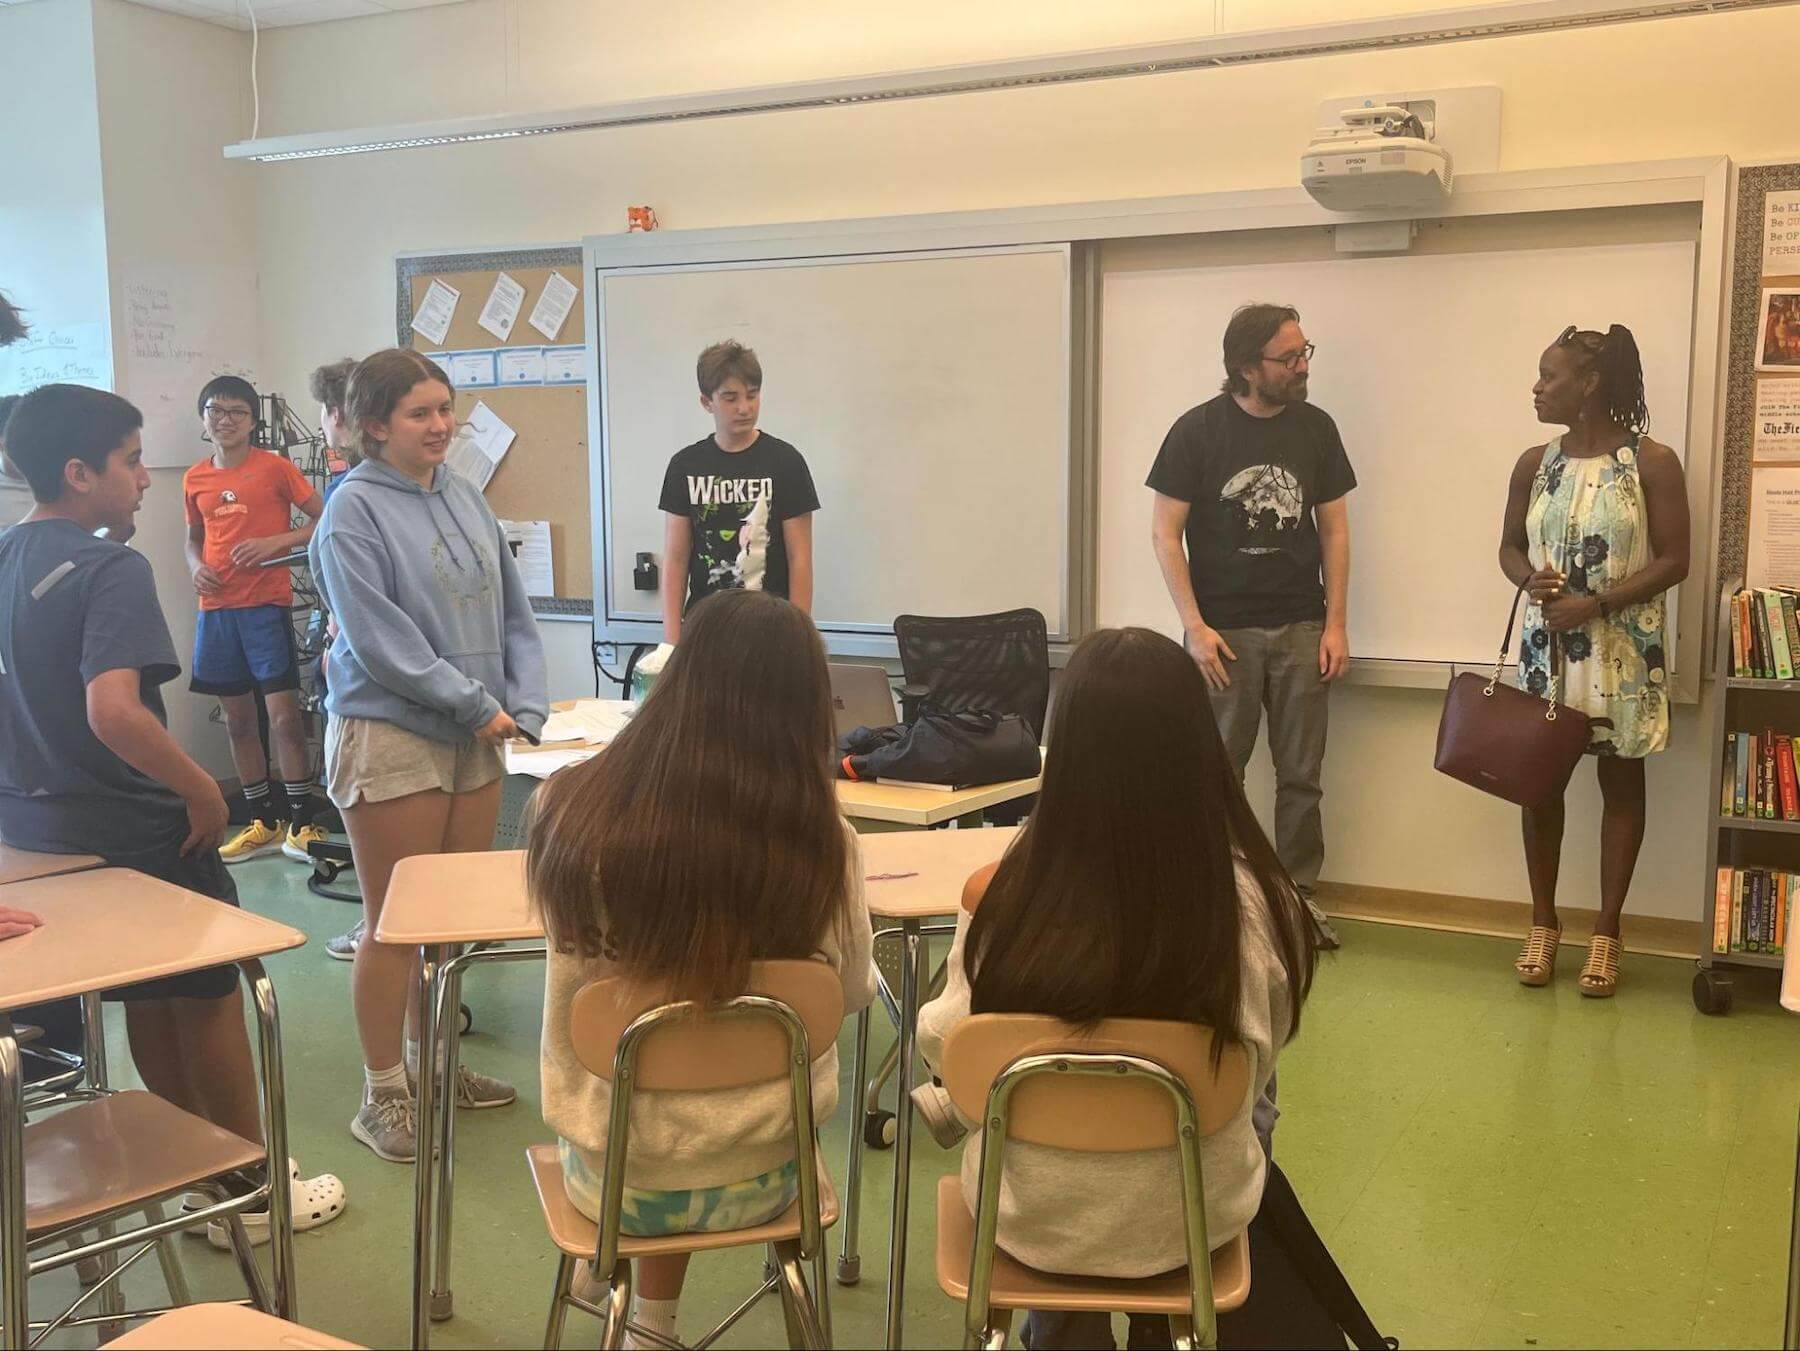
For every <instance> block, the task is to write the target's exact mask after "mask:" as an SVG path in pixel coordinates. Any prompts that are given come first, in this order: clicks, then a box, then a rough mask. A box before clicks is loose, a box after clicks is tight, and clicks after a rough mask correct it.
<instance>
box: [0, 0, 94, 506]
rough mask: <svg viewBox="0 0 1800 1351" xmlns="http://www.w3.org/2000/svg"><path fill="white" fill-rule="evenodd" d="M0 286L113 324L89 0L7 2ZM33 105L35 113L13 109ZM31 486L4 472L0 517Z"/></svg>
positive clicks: (80, 317) (53, 319)
mask: <svg viewBox="0 0 1800 1351" xmlns="http://www.w3.org/2000/svg"><path fill="white" fill-rule="evenodd" d="M0 89H5V90H6V91H7V109H8V112H7V114H6V115H5V116H4V117H0V166H4V170H3V172H4V184H5V186H4V189H3V190H0V291H5V292H6V293H7V294H8V295H10V296H11V297H12V299H13V301H14V303H15V304H17V305H19V306H20V307H21V308H23V309H24V310H25V311H26V318H27V320H28V321H30V322H31V323H34V324H43V325H47V326H54V325H60V324H87V323H97V324H102V325H103V324H105V323H106V320H107V297H106V221H105V215H104V212H103V210H102V207H101V191H100V119H99V112H98V108H97V104H96V99H95V92H94V41H93V24H92V15H91V11H90V9H89V6H88V4H87V3H86V0H67V3H57V4H36V5H5V6H0ZM22 109H30V110H31V115H30V116H20V115H16V114H15V113H14V111H13V110H22ZM30 509H31V494H30V493H28V492H26V491H25V490H24V488H23V487H22V486H21V485H19V484H16V483H13V482H11V481H10V480H0V524H10V523H11V522H13V521H16V520H17V519H18V518H19V517H21V516H23V515H24V514H25V513H26V512H27V511H29V510H30Z"/></svg>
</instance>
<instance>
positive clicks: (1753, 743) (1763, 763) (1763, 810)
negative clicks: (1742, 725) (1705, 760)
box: [1719, 727, 1800, 821]
mask: <svg viewBox="0 0 1800 1351" xmlns="http://www.w3.org/2000/svg"><path fill="white" fill-rule="evenodd" d="M1723 778H1724V782H1723V783H1722V784H1721V785H1720V786H1719V815H1721V816H1744V817H1752V818H1760V819H1762V820H1765V821H1800V759H1796V758H1795V749H1794V738H1793V736H1792V735H1790V734H1789V733H1787V732H1777V731H1776V730H1775V729H1774V728H1772V727H1770V728H1765V729H1764V730H1763V731H1762V732H1760V733H1758V732H1727V733H1725V773H1724V775H1723Z"/></svg>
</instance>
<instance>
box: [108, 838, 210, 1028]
mask: <svg viewBox="0 0 1800 1351" xmlns="http://www.w3.org/2000/svg"><path fill="white" fill-rule="evenodd" d="M106 863H107V866H108V867H112V868H130V869H132V870H133V871H135V872H140V873H143V874H144V875H145V876H147V877H154V878H156V879H158V880H159V881H163V882H172V883H173V884H174V885H176V886H178V887H185V888H187V890H189V891H197V892H199V893H200V894H201V895H202V896H210V897H212V899H213V900H215V901H223V902H225V904H226V905H236V904H237V903H238V894H237V883H236V882H234V881H233V880H232V877H231V869H229V868H227V867H226V866H225V860H224V859H222V858H220V857H219V851H218V850H217V849H200V850H196V851H195V852H194V853H192V854H189V855H188V856H186V857H185V858H184V857H182V854H181V844H180V841H176V842H175V843H174V844H173V845H169V846H167V847H164V848H160V849H155V850H150V851H147V852H143V853H134V854H108V855H107V856H106ZM237 987H238V969H237V967H235V966H209V967H207V968H206V969H205V970H202V971H187V972H184V973H182V974H181V975H179V976H163V977H162V978H161V979H158V980H144V981H139V982H138V983H137V984H135V985H121V986H119V987H118V988H117V989H113V990H108V991H106V993H105V994H104V995H102V996H101V997H102V998H103V999H106V1000H109V1001H111V1002H113V1003H130V1002H132V1001H133V1000H138V999H223V998H225V997H226V996H227V995H229V994H230V993H231V992H232V991H233V990H235V989H237Z"/></svg>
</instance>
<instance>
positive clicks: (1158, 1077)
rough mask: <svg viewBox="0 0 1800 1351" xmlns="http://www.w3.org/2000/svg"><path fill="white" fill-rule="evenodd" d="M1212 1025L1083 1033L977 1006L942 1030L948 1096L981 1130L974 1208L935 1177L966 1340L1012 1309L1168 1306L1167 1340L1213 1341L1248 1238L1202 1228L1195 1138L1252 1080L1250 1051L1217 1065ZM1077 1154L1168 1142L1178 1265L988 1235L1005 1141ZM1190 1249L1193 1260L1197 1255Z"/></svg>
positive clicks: (1000, 1332)
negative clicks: (1117, 1272)
mask: <svg viewBox="0 0 1800 1351" xmlns="http://www.w3.org/2000/svg"><path fill="white" fill-rule="evenodd" d="M1212 1047H1213V1038H1212V1033H1211V1032H1210V1031H1209V1030H1208V1029H1207V1028H1204V1027H1200V1026H1197V1025H1195V1024H1193V1023H1175V1022H1162V1021H1157V1020H1152V1019H1147V1018H1108V1019H1105V1020H1103V1021H1102V1022H1100V1023H1099V1024H1097V1025H1096V1026H1095V1027H1094V1028H1093V1029H1092V1030H1091V1031H1089V1032H1082V1031H1079V1030H1077V1029H1075V1028H1072V1027H1071V1026H1070V1025H1069V1024H1068V1023H1065V1022H1062V1021H1060V1020H1059V1019H1055V1018H1045V1017H1039V1016H1036V1015H1032V1014H1016V1013H989V1014H979V1015H977V1016H975V1017H972V1018H970V1019H968V1020H967V1021H965V1022H962V1023H959V1024H958V1025H957V1026H956V1027H955V1028H953V1029H952V1030H951V1033H950V1035H949V1036H948V1037H947V1038H946V1039H945V1041H944V1051H943V1064H942V1066H941V1075H942V1078H943V1081H944V1087H945V1088H946V1089H947V1090H948V1091H949V1093H950V1097H951V1099H952V1100H953V1101H954V1102H955V1103H956V1106H957V1109H958V1110H959V1111H960V1112H962V1114H963V1115H964V1116H966V1117H968V1118H969V1119H970V1120H971V1121H975V1122H979V1123H981V1124H982V1125H983V1126H984V1127H985V1128H986V1129H985V1130H984V1131H983V1134H982V1141H981V1171H980V1179H981V1182H980V1188H981V1190H980V1195H979V1197H978V1200H977V1205H976V1214H975V1215H970V1213H969V1208H968V1206H967V1204H966V1203H965V1201H964V1198H963V1192H962V1179H961V1178H960V1176H958V1174H956V1173H951V1174H950V1175H949V1176H947V1177H945V1178H942V1179H940V1180H939V1182H938V1239H937V1273H938V1284H939V1285H940V1286H942V1287H943V1289H944V1291H945V1292H946V1293H947V1294H949V1295H951V1296H952V1297H954V1298H957V1299H961V1300H963V1301H964V1326H963V1346H964V1347H965V1348H970V1347H980V1346H987V1347H1001V1346H1004V1345H1005V1344H1006V1334H1007V1331H1008V1329H1009V1328H1010V1327H1011V1323H1012V1311H1013V1310H1015V1309H1052V1310H1061V1311H1075V1312H1106V1313H1114V1312H1116V1313H1140V1314H1164V1315H1166V1316H1167V1317H1168V1319H1169V1327H1170V1331H1171V1333H1172V1334H1173V1336H1174V1339H1175V1345H1176V1346H1178V1347H1181V1346H1214V1345H1216V1344H1217V1341H1218V1320H1217V1311H1218V1310H1229V1309H1235V1308H1238V1307H1239V1306H1241V1305H1242V1304H1243V1302H1244V1300H1245V1299H1246V1298H1247V1297H1248V1296H1249V1294H1250V1244H1249V1239H1248V1237H1247V1236H1246V1235H1243V1234H1240V1235H1238V1236H1237V1237H1236V1238H1235V1239H1233V1240H1232V1241H1231V1242H1229V1243H1227V1244H1225V1245H1224V1246H1223V1247H1221V1248H1220V1249H1219V1250H1218V1251H1217V1252H1213V1251H1212V1247H1211V1244H1210V1243H1209V1242H1208V1240H1207V1232H1206V1206H1205V1201H1204V1197H1205V1194H1206V1192H1205V1187H1204V1185H1203V1181H1202V1178H1201V1175H1200V1140H1201V1137H1203V1136H1206V1135H1210V1134H1212V1133H1213V1132H1214V1131H1216V1130H1218V1129H1219V1128H1220V1127H1222V1126H1224V1125H1225V1124H1226V1123H1227V1122H1229V1121H1230V1120H1231V1118H1232V1117H1234V1116H1235V1115H1236V1114H1237V1112H1238V1110H1239V1109H1240V1108H1241V1107H1242V1106H1243V1102H1244V1097H1245V1095H1246V1094H1247V1093H1248V1092H1249V1091H1250V1062H1249V1057H1248V1056H1247V1055H1246V1054H1245V1052H1244V1051H1243V1049H1242V1048H1241V1047H1237V1046H1230V1047H1227V1048H1226V1049H1225V1051H1224V1054H1223V1056H1222V1057H1221V1059H1220V1061H1219V1063H1218V1065H1217V1066H1216V1067H1215V1065H1214V1064H1213V1059H1212ZM1013 1141H1018V1142H1024V1143H1029V1144H1035V1145H1048V1146H1052V1147H1054V1148H1058V1149H1067V1150H1077V1151H1081V1152H1084V1153H1097V1154H1101V1153H1124V1152H1128V1151H1132V1150H1145V1149H1167V1148H1173V1149H1174V1150H1175V1151H1176V1153H1177V1155H1178V1156H1179V1157H1180V1160H1181V1183H1182V1185H1181V1191H1180V1193H1179V1195H1177V1196H1174V1197H1171V1198H1170V1204H1172V1205H1179V1206H1180V1207H1181V1208H1182V1218H1183V1222H1184V1227H1185V1229H1186V1234H1187V1250H1188V1265H1187V1266H1186V1267H1183V1268H1181V1269H1179V1270H1176V1271H1170V1272H1165V1273H1163V1274H1162V1275H1159V1276H1151V1277H1147V1278H1145V1279H1142V1280H1119V1279H1110V1278H1104V1277H1087V1276H1065V1275H1056V1274H1052V1273H1049V1272H1043V1271H1037V1270H1034V1269H1033V1268H1031V1267H1027V1266H1025V1265H1024V1264H1023V1263H1020V1262H1016V1261H1014V1260H1013V1259H1012V1258H1010V1257H1008V1256H1007V1255H1006V1254H1005V1253H1004V1252H1002V1251H1000V1250H999V1249H998V1248H997V1247H996V1246H995V1238H996V1232H997V1229H998V1226H999V1213H1000V1178H1001V1172H1002V1169H1003V1168H1004V1165H1005V1153H1006V1146H1007V1144H1008V1143H1009V1142H1013ZM1196 1259H1199V1260H1196Z"/></svg>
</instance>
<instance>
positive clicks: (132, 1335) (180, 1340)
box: [107, 1304, 362, 1351]
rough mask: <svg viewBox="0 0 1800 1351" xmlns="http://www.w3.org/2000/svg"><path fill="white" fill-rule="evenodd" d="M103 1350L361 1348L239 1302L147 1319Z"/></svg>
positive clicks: (192, 1306) (313, 1350)
mask: <svg viewBox="0 0 1800 1351" xmlns="http://www.w3.org/2000/svg"><path fill="white" fill-rule="evenodd" d="M107 1346H108V1347H124V1348H129V1351H361V1346H362V1344H361V1343H360V1342H346V1341H340V1340H339V1339H338V1338H336V1337H328V1336H326V1335H325V1334H324V1333H323V1332H315V1331H313V1329H311V1328H303V1327H301V1326H300V1325H299V1324H298V1323H290V1322H288V1321H287V1320H286V1319H285V1318H276V1317H275V1316H274V1315H272V1314H266V1313H259V1312H257V1311H256V1310H255V1309H246V1308H245V1307H244V1306H243V1305H242V1304H190V1305H188V1307H187V1308H185V1309H175V1310H173V1311H171V1312H169V1313H165V1314H161V1315H159V1316H158V1317H156V1318H152V1319H151V1320H150V1321H149V1322H147V1323H145V1324H143V1325H142V1326H141V1327H136V1328H133V1329H132V1330H131V1331H130V1332H127V1333H126V1334H125V1335H124V1336H122V1337H115V1338H114V1339H113V1340H112V1341H110V1342H108V1343H107Z"/></svg>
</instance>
